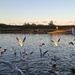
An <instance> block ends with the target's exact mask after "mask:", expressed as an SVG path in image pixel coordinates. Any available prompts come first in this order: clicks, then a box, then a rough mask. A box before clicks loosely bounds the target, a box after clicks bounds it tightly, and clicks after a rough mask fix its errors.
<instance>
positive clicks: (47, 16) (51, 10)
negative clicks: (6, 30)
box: [0, 0, 75, 25]
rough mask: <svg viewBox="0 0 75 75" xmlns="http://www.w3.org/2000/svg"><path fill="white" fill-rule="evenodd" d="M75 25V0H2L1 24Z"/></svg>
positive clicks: (0, 9) (0, 3)
mask: <svg viewBox="0 0 75 75" xmlns="http://www.w3.org/2000/svg"><path fill="white" fill-rule="evenodd" d="M51 20H53V22H54V24H59V25H64V24H75V0H0V23H5V24H17V25H18V24H24V23H36V24H48V23H49V22H50V21H51Z"/></svg>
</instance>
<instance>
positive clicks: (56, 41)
mask: <svg viewBox="0 0 75 75" xmlns="http://www.w3.org/2000/svg"><path fill="white" fill-rule="evenodd" d="M72 34H73V35H74V36H75V29H74V27H73V28H72ZM16 39H17V41H18V43H19V45H20V46H21V47H23V46H24V42H25V40H26V36H25V37H24V39H23V40H21V39H20V38H18V37H16ZM60 40H61V38H59V39H58V40H51V42H53V43H54V45H55V46H58V43H59V42H60ZM67 44H69V45H70V44H71V45H74V43H73V42H67ZM43 45H45V43H42V44H41V45H39V46H40V47H42V46H43ZM13 49H14V48H13ZM39 50H40V57H41V58H43V57H44V56H45V54H47V53H48V50H46V51H44V52H43V51H42V50H41V48H40V49H39ZM6 51H7V49H6V48H5V49H3V50H1V52H0V53H1V56H2V55H3V54H4V53H5V52H6ZM16 53H17V52H16V50H15V52H14V54H15V55H16ZM33 53H34V52H30V53H28V52H26V51H24V52H23V53H21V52H20V54H21V55H22V54H25V55H27V56H30V55H32V54H33ZM0 63H3V64H6V65H8V66H9V67H10V69H11V71H12V72H15V71H16V72H17V73H18V75H25V74H24V73H23V72H22V71H21V69H19V68H17V66H15V65H13V64H12V63H11V62H9V61H5V60H2V59H0ZM71 71H72V72H73V73H75V68H72V69H71ZM50 72H52V73H53V74H55V75H59V73H58V72H57V71H56V64H53V65H52V70H51V71H50Z"/></svg>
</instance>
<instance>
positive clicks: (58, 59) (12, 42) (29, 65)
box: [0, 34, 75, 75]
mask: <svg viewBox="0 0 75 75" xmlns="http://www.w3.org/2000/svg"><path fill="white" fill-rule="evenodd" d="M25 36H26V40H25V42H24V46H23V47H20V45H19V43H18V41H17V40H16V37H19V38H20V39H21V40H23V38H24V37H25ZM59 38H61V39H60V41H59V43H58V46H57V47H56V46H55V45H54V44H53V42H51V40H52V39H53V40H57V39H59ZM73 39H74V37H73V35H71V34H70V35H64V34H63V35H62V34H60V35H58V34H57V35H50V34H0V47H1V48H0V51H1V50H2V49H4V48H7V51H6V52H5V53H4V54H2V56H1V57H0V59H3V60H7V61H10V62H11V63H12V64H14V65H16V66H17V67H18V68H20V69H21V70H22V71H23V72H24V74H25V75H54V74H52V73H50V72H49V71H50V70H51V69H52V65H53V64H54V63H56V65H57V69H56V71H58V72H59V74H60V75H72V74H71V71H70V69H71V68H72V67H75V46H73V45H68V44H67V43H68V42H70V41H72V42H73V43H74V41H73ZM42 43H45V45H43V46H40V45H41V44H42ZM40 49H41V50H42V52H45V51H46V50H48V52H47V53H46V54H45V55H44V57H42V58H41V57H40ZM15 50H16V55H14V52H15ZM24 51H25V52H27V53H28V54H29V53H30V52H33V54H31V55H24V54H23V52H24ZM0 75H17V74H16V72H13V73H12V74H11V71H10V68H9V67H8V66H7V65H4V64H2V63H1V64H0Z"/></svg>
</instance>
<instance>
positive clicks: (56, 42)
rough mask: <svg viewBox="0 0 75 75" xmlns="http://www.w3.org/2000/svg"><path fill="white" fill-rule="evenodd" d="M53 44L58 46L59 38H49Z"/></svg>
mask: <svg viewBox="0 0 75 75" xmlns="http://www.w3.org/2000/svg"><path fill="white" fill-rule="evenodd" d="M51 41H52V42H53V43H54V44H55V46H58V42H59V41H60V38H59V39H58V40H57V41H56V40H51Z"/></svg>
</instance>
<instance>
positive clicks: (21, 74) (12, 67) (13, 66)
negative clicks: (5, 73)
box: [0, 59, 24, 75]
mask: <svg viewBox="0 0 75 75" xmlns="http://www.w3.org/2000/svg"><path fill="white" fill-rule="evenodd" d="M0 63H3V64H6V65H7V66H9V68H10V69H11V71H12V72H17V73H18V75H24V73H23V72H22V71H21V70H20V69H19V68H17V66H15V65H13V64H12V63H11V62H9V61H5V60H2V59H0Z"/></svg>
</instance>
